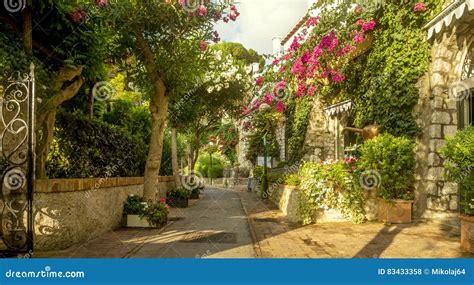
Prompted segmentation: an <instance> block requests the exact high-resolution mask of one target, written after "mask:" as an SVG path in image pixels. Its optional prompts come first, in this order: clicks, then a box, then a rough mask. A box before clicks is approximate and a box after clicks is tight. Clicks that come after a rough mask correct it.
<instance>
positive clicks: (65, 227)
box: [33, 177, 174, 250]
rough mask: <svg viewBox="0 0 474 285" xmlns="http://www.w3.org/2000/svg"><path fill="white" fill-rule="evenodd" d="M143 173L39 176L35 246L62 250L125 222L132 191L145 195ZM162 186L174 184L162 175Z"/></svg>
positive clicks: (171, 179)
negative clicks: (45, 177) (116, 175)
mask: <svg viewBox="0 0 474 285" xmlns="http://www.w3.org/2000/svg"><path fill="white" fill-rule="evenodd" d="M143 181H144V179H143V177H127V178H93V179H51V180H37V181H36V185H35V194H34V204H33V205H34V219H35V226H34V229H35V240H34V242H35V250H60V249H65V248H68V247H70V246H71V245H74V244H77V243H84V242H87V241H88V240H91V239H94V238H97V237H99V236H100V235H101V234H103V233H105V232H108V231H111V230H114V229H117V228H119V227H120V226H121V224H122V214H123V203H124V201H125V200H126V199H127V197H128V195H130V194H134V195H142V193H143ZM160 181H162V182H160V184H161V185H160V187H166V188H170V187H171V186H173V185H174V182H173V178H172V177H161V179H160Z"/></svg>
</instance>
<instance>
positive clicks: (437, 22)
mask: <svg viewBox="0 0 474 285" xmlns="http://www.w3.org/2000/svg"><path fill="white" fill-rule="evenodd" d="M469 14H474V0H455V1H454V2H453V3H451V4H449V5H448V6H447V7H446V8H444V9H443V11H441V12H440V13H439V14H438V15H436V17H434V18H433V19H432V20H431V21H430V22H429V23H428V24H426V25H425V26H424V29H425V30H427V31H428V40H429V39H431V38H433V37H434V36H435V35H436V34H439V33H440V32H442V31H443V29H444V28H445V27H446V28H448V27H450V26H451V25H452V24H453V23H454V22H456V21H457V20H460V19H461V18H463V17H465V16H469Z"/></svg>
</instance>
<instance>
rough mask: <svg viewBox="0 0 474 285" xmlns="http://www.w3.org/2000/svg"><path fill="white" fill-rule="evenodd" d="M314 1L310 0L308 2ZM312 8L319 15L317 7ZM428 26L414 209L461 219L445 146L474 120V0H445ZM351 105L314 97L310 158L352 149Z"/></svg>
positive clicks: (279, 44)
mask: <svg viewBox="0 0 474 285" xmlns="http://www.w3.org/2000/svg"><path fill="white" fill-rule="evenodd" d="M314 2H315V1H309V6H312V5H313V3H314ZM312 13H315V14H316V15H317V9H316V10H315V11H313V12H312ZM313 16H314V14H313ZM308 17H309V16H308V14H306V15H304V16H303V17H302V18H301V20H300V21H298V23H296V25H295V26H294V27H292V28H291V29H290V31H289V32H288V34H287V35H286V36H285V37H283V39H280V38H274V40H273V46H274V50H275V53H278V52H281V51H282V50H286V49H287V48H288V46H289V43H291V42H292V40H293V38H294V37H295V36H296V35H297V34H298V32H299V31H300V29H301V27H302V26H303V25H304V22H305V20H306V19H307V18H308ZM424 29H425V30H426V35H427V37H426V40H427V41H429V42H430V43H432V49H431V62H430V65H429V71H428V73H427V74H426V75H425V76H423V77H422V78H421V79H420V80H419V84H418V85H419V89H420V98H419V102H418V104H417V106H416V107H415V108H414V110H413V115H414V117H415V118H416V119H417V123H418V125H419V126H420V127H421V129H422V136H421V137H420V138H419V139H418V140H417V149H416V157H417V167H416V180H417V182H416V191H415V195H416V197H415V204H414V213H413V214H414V217H415V218H430V219H438V220H442V221H443V222H446V223H457V221H458V215H459V214H458V213H459V190H458V185H456V184H455V183H452V182H447V181H446V180H445V169H444V167H443V163H444V161H443V158H442V157H441V155H440V149H441V148H442V147H443V146H444V143H445V139H446V137H448V136H452V135H454V134H455V133H456V132H457V131H458V129H461V128H463V127H465V126H467V125H472V124H473V118H474V108H473V105H474V104H473V102H474V99H473V95H474V77H473V75H474V73H473V62H472V59H473V58H474V0H455V1H452V0H450V1H446V3H445V4H444V9H443V10H442V11H441V12H440V13H439V14H438V15H436V16H435V17H434V18H433V19H432V20H431V21H430V22H429V23H427V24H426V26H425V27H424ZM366 49H368V47H366V48H363V49H362V50H359V52H360V53H362V52H365V51H366ZM351 110H352V103H351V102H350V101H344V102H339V103H337V104H334V105H330V106H328V105H326V104H325V103H324V102H321V101H320V100H318V99H316V100H315V101H314V105H313V110H312V112H311V114H310V122H309V125H308V129H307V133H306V138H305V143H304V153H305V155H304V160H305V161H319V160H325V159H340V158H343V157H344V155H347V154H350V152H351V150H352V149H353V148H354V146H355V144H356V138H355V135H353V134H352V135H351V133H347V132H343V129H344V127H347V126H352V113H351ZM282 148H285V146H282Z"/></svg>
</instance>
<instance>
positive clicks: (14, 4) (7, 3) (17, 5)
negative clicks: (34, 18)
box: [3, 0, 26, 13]
mask: <svg viewBox="0 0 474 285" xmlns="http://www.w3.org/2000/svg"><path fill="white" fill-rule="evenodd" d="M3 6H4V7H5V10H7V11H8V12H10V13H17V12H21V11H22V10H23V9H25V7H26V0H3Z"/></svg>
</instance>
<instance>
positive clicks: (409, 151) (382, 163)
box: [357, 134, 416, 202]
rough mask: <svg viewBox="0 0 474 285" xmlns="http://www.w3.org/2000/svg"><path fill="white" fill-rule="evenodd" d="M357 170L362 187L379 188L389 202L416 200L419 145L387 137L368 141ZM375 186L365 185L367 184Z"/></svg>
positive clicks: (362, 149)
mask: <svg viewBox="0 0 474 285" xmlns="http://www.w3.org/2000/svg"><path fill="white" fill-rule="evenodd" d="M360 154H361V155H360V158H359V160H358V161H357V169H358V173H359V175H360V179H359V181H360V183H361V184H362V186H366V187H367V186H368V187H373V188H377V190H378V196H379V197H381V198H383V199H384V200H385V201H387V202H389V201H392V200H396V199H404V200H411V199H413V198H414V197H413V187H414V182H415V165H416V158H415V143H414V141H413V140H410V139H408V138H405V137H394V136H393V135H390V134H384V135H381V136H378V137H376V138H374V139H371V140H368V141H366V142H365V143H364V144H363V145H362V146H361V148H360ZM368 182H370V183H372V185H364V184H366V183H368Z"/></svg>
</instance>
